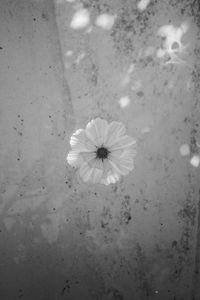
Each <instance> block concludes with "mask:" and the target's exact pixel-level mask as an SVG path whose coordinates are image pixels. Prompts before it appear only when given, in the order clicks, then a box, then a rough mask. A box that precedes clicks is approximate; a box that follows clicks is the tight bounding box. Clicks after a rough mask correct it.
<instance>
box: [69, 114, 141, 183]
mask: <svg viewBox="0 0 200 300" xmlns="http://www.w3.org/2000/svg"><path fill="white" fill-rule="evenodd" d="M125 133H126V128H125V126H124V125H123V124H122V123H121V122H116V121H113V122H111V123H110V124H108V123H107V121H106V120H103V119H100V118H96V119H95V120H91V122H89V123H88V124H87V126H86V129H78V130H77V131H76V132H75V133H74V134H73V135H72V136H71V139H70V145H71V148H72V150H71V151H70V152H69V153H68V155H67V162H68V163H69V164H70V165H71V166H73V167H76V168H79V175H80V177H81V178H82V180H83V181H84V182H92V183H101V184H105V185H109V184H110V183H115V182H117V181H118V180H119V179H120V176H121V175H127V174H128V173H129V172H130V171H131V170H132V169H133V168H134V161H133V158H134V156H135V155H136V150H135V146H136V141H135V140H134V139H133V138H132V137H130V136H128V135H125Z"/></svg>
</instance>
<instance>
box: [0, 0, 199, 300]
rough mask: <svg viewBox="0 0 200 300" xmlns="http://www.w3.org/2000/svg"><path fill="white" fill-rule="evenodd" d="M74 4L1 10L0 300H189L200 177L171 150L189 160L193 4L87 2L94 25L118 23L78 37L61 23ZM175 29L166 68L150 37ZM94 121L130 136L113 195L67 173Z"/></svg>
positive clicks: (194, 287) (194, 118) (194, 95)
mask: <svg viewBox="0 0 200 300" xmlns="http://www.w3.org/2000/svg"><path fill="white" fill-rule="evenodd" d="M75 2H77V1H75ZM75 2H74V3H73V2H72V3H70V2H67V1H62V0H57V1H55V2H54V3H53V1H50V0H40V1H38V0H29V1H25V0H18V1H14V0H8V1H7V0H4V1H1V3H0V7H1V10H0V14H1V18H0V33H1V35H0V36H1V39H0V63H1V75H0V95H1V100H0V135H1V142H0V183H1V186H0V299H2V300H14V299H25V300H36V299H37V300H39V299H44V300H46V299H48V300H61V299H67V300H77V299H78V300H133V299H134V300H145V299H150V300H154V299H155V300H156V299H159V300H199V299H200V288H199V282H200V276H199V267H200V260H199V258H200V257H199V253H200V238H199V234H200V221H199V210H200V207H199V201H200V200H199V199H200V189H199V181H200V176H199V168H194V167H193V166H192V165H191V164H190V162H189V159H190V157H182V156H181V155H180V152H179V148H180V146H181V144H184V143H188V144H189V146H190V151H191V155H192V154H193V153H199V150H200V149H199V146H198V143H200V132H199V115H200V104H199V95H200V94H199V93H200V84H199V82H200V80H199V79H200V67H199V60H200V52H199V47H200V42H199V36H200V35H199V26H200V21H199V20H200V14H199V6H198V1H191V3H190V4H188V3H189V2H188V1H186V0H182V1H178V0H176V1H175V0H173V1H161V0H160V1H156V0H152V1H150V4H149V5H148V7H147V9H146V10H144V12H142V13H141V12H139V11H138V9H137V5H136V4H137V1H133V0H126V1H125V0H123V1H122V0H115V1H114V0H112V1H106V0H103V1H97V0H96V1H94V0H84V1H83V2H82V3H83V7H84V8H87V9H88V10H89V11H90V14H91V20H90V22H91V25H92V24H94V20H95V18H96V16H98V15H99V14H102V13H110V14H116V15H117V18H116V20H115V23H114V25H113V27H112V29H111V30H103V29H102V28H99V27H96V26H93V25H92V27H91V28H90V29H92V30H91V31H90V30H88V32H87V29H89V28H85V29H81V30H73V29H71V28H70V27H69V24H70V20H71V18H72V16H73V13H74V12H75V11H76V10H75V9H76V6H75ZM79 3H80V2H79ZM184 20H186V21H187V22H188V23H189V24H190V27H189V32H188V33H187V34H185V36H184V42H185V43H189V47H188V49H187V52H186V53H185V54H184V55H183V58H184V60H185V61H186V64H182V65H166V66H163V65H161V63H160V59H159V58H158V57H156V54H155V52H154V51H155V49H157V48H159V47H160V46H161V44H162V39H161V38H160V37H158V36H157V35H156V32H157V30H158V28H159V27H160V26H162V25H165V24H168V23H172V24H175V25H176V26H180V24H181V23H182V22H183V21H184ZM147 49H148V51H149V53H150V54H148V55H144V53H147V52H145V51H146V50H147ZM152 49H153V50H152ZM67 51H72V54H69V55H66V53H67ZM151 51H152V54H151ZM68 53H70V52H68ZM131 64H132V66H133V70H132V72H131V74H130V82H129V83H127V84H125V85H123V84H122V82H123V80H124V78H125V76H126V74H127V70H128V69H129V67H130V65H131ZM138 82H139V83H138ZM137 85H138V86H139V88H133V86H137ZM121 97H129V99H130V104H129V106H128V107H125V108H123V109H122V108H121V107H120V105H119V99H120V98H121ZM95 117H102V118H105V119H107V120H108V121H109V122H110V121H113V120H116V121H121V122H123V123H124V124H125V125H126V128H127V132H128V134H129V135H130V136H133V137H134V138H136V139H137V156H136V158H135V169H134V171H133V172H131V173H130V174H129V175H128V176H125V177H123V178H122V179H121V180H120V182H118V183H117V184H114V185H113V184H111V185H109V186H103V185H98V184H97V185H91V184H84V183H83V182H81V180H80V178H79V177H78V176H77V173H76V170H74V169H73V168H72V167H70V166H69V165H67V164H66V155H67V153H68V151H69V150H70V145H69V138H70V136H71V135H72V133H73V132H74V131H75V130H76V129H78V128H84V127H85V126H86V124H87V122H89V121H90V120H91V119H92V118H95ZM144 128H149V130H147V131H146V133H144V132H145V129H144Z"/></svg>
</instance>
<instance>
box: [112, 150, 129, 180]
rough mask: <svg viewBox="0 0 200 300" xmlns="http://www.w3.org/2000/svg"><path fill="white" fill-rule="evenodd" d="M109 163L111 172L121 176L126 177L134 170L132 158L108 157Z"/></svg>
mask: <svg viewBox="0 0 200 300" xmlns="http://www.w3.org/2000/svg"><path fill="white" fill-rule="evenodd" d="M109 163H110V164H111V166H112V169H113V172H115V173H117V174H121V175H127V174H128V173H129V172H130V171H131V170H133V168H134V164H133V158H132V157H130V156H125V157H123V156H121V157H120V156H115V155H113V154H111V155H110V156H109Z"/></svg>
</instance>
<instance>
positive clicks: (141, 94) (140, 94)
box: [136, 91, 144, 97]
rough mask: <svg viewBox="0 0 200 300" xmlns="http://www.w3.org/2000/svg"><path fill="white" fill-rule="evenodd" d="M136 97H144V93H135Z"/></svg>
mask: <svg viewBox="0 0 200 300" xmlns="http://www.w3.org/2000/svg"><path fill="white" fill-rule="evenodd" d="M136 95H137V96H138V97H143V96H144V93H143V92H142V91H139V92H137V93H136Z"/></svg>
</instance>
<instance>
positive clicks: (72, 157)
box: [67, 151, 84, 168]
mask: <svg viewBox="0 0 200 300" xmlns="http://www.w3.org/2000/svg"><path fill="white" fill-rule="evenodd" d="M83 161H84V160H83V157H82V156H81V155H80V153H79V152H77V151H70V152H69V153H68V155H67V162H68V164H69V165H71V166H72V167H76V168H77V167H79V166H80V165H81V164H82V163H83Z"/></svg>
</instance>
